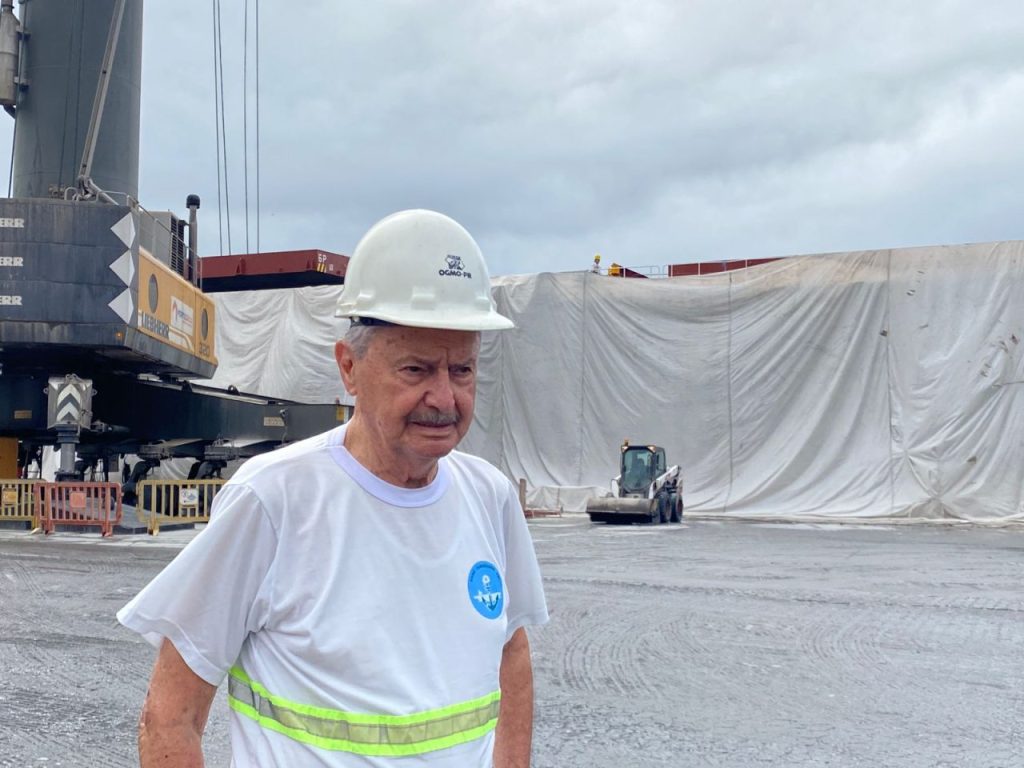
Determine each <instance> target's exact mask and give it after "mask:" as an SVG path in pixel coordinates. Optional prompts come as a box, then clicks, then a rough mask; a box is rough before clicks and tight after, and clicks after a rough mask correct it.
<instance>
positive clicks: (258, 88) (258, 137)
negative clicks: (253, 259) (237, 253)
mask: <svg viewBox="0 0 1024 768" xmlns="http://www.w3.org/2000/svg"><path fill="white" fill-rule="evenodd" d="M255 9H256V253H259V252H260V0H255Z"/></svg>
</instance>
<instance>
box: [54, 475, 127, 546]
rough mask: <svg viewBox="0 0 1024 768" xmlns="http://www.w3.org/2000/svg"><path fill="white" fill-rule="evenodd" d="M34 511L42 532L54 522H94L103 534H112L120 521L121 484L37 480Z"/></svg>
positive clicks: (55, 526)
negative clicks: (42, 481) (36, 510)
mask: <svg viewBox="0 0 1024 768" xmlns="http://www.w3.org/2000/svg"><path fill="white" fill-rule="evenodd" d="M37 490H38V493H37V494H36V498H37V499H38V502H39V506H38V515H39V520H40V522H41V524H42V528H43V531H44V532H45V533H48V534H49V533H53V532H54V531H55V530H56V528H57V526H58V525H62V526H71V527H82V526H98V527H99V529H100V533H101V534H102V535H103V536H112V535H113V534H114V526H115V525H117V524H118V523H120V522H121V486H120V484H118V483H84V482H57V483H39V485H38V488H37Z"/></svg>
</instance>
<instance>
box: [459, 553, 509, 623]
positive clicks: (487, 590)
mask: <svg viewBox="0 0 1024 768" xmlns="http://www.w3.org/2000/svg"><path fill="white" fill-rule="evenodd" d="M467 588H468V589H469V602H471V603H472V604H473V607H474V608H476V612H477V613H479V614H480V615H481V616H483V617H484V618H485V619H496V618H498V617H499V616H501V609H502V608H503V607H504V605H505V589H504V586H503V585H502V583H501V574H500V573H498V569H497V568H496V567H495V566H494V563H489V562H487V561H486V560H481V561H480V562H478V563H476V564H474V565H473V567H472V568H470V569H469V580H468V583H467Z"/></svg>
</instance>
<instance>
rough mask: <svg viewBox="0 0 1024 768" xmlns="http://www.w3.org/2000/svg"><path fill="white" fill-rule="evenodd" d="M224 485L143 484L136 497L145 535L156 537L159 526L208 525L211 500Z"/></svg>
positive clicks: (216, 481) (210, 482)
mask: <svg viewBox="0 0 1024 768" xmlns="http://www.w3.org/2000/svg"><path fill="white" fill-rule="evenodd" d="M225 482H226V481H224V480H221V479H219V478H214V479H211V480H143V481H142V482H141V483H139V486H138V489H137V490H136V495H137V496H138V502H137V508H138V510H139V512H140V513H141V514H140V515H139V519H140V520H142V519H143V516H145V517H147V518H148V528H149V533H150V535H152V536H155V535H156V534H158V533H160V524H161V523H165V524H168V525H169V524H171V523H176V524H181V523H185V524H193V525H194V524H195V523H208V522H210V510H211V508H212V507H213V497H214V496H216V495H217V491H219V490H220V489H221V488H222V487H223V486H224V483H225Z"/></svg>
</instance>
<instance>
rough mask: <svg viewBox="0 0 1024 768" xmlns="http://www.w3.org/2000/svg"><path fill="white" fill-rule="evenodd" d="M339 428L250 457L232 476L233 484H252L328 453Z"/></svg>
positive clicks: (286, 471)
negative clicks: (258, 479)
mask: <svg viewBox="0 0 1024 768" xmlns="http://www.w3.org/2000/svg"><path fill="white" fill-rule="evenodd" d="M336 432H337V428H335V429H332V430H329V431H327V432H322V433H320V434H319V435H313V436H312V437H307V438H306V439H305V440H299V441H297V442H294V443H290V444H288V445H286V446H284V447H282V448H278V449H276V450H273V451H269V452H267V453H261V454H259V455H258V456H253V457H252V458H251V459H248V460H247V461H246V462H245V463H244V464H242V466H241V467H239V468H238V471H236V472H235V474H234V475H233V476H232V477H231V480H230V482H231V483H232V484H241V483H246V484H250V483H252V482H253V481H254V480H256V479H257V478H268V477H270V476H274V475H278V474H280V473H282V472H283V473H288V472H290V471H292V470H293V469H294V468H295V467H296V466H304V465H306V464H308V463H309V462H310V461H311V460H312V459H314V457H316V456H317V455H318V454H321V453H322V454H324V455H326V454H327V452H328V449H329V448H330V446H331V445H332V444H333V442H334V440H333V437H334V435H335V433H336Z"/></svg>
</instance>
